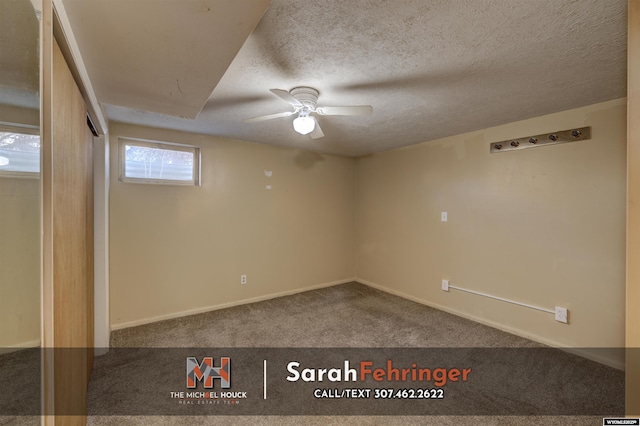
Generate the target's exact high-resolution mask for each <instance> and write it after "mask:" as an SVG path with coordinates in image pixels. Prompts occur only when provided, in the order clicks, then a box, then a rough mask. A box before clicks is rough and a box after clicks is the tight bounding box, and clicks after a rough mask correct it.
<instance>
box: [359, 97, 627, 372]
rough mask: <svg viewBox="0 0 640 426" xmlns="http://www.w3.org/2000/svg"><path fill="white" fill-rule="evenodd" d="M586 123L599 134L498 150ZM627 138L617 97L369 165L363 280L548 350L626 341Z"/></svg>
mask: <svg viewBox="0 0 640 426" xmlns="http://www.w3.org/2000/svg"><path fill="white" fill-rule="evenodd" d="M460 119H461V120H463V119H464V116H461V117H460ZM582 126H591V127H592V139H591V140H589V141H582V142H574V143H568V144H563V145H556V146H548V147H540V148H533V149H528V150H524V151H516V152H504V153H498V154H489V143H491V142H496V141H500V140H504V139H509V138H515V137H524V136H528V135H535V134H540V133H545V132H550V131H557V130H565V129H569V128H572V127H582ZM625 138H626V100H625V99H620V100H615V101H610V102H605V103H601V104H596V105H591V106H587V107H584V108H579V109H575V110H571V111H565V112H560V113H557V114H551V115H548V116H543V117H538V118H533V119H529V120H525V121H521V122H515V123H510V124H506V125H503V126H498V127H493V128H490V129H486V130H481V131H476V132H472V133H467V134H462V135H458V136H453V137H449V138H444V139H440V140H436V141H432V142H428V143H423V144H420V145H417V146H413V147H409V148H406V149H400V150H396V151H390V152H386V153H381V154H378V155H372V156H368V157H363V158H360V159H358V160H357V162H356V187H357V196H356V241H357V247H356V263H357V271H356V275H357V277H358V279H359V280H362V281H363V282H367V283H370V284H374V285H377V286H381V287H384V288H386V289H389V290H391V291H393V292H397V293H400V294H403V295H406V296H409V297H411V298H414V299H416V300H420V301H423V302H425V303H427V304H431V305H433V306H436V307H440V308H443V309H445V310H448V311H450V312H454V313H457V314H460V315H463V316H466V317H469V318H472V319H476V320H478V321H480V322H484V323H488V324H492V325H494V326H497V327H499V328H502V329H505V330H510V331H512V332H514V333H516V334H520V335H523V336H528V337H530V338H533V339H535V340H538V341H541V342H546V343H551V344H554V345H558V346H568V347H590V346H598V347H608V346H613V347H622V346H624V329H625V328H624V319H625V308H624V303H625V285H624V282H625V279H624V269H625V260H624V259H625V173H626V166H625V158H626V155H625V149H626V140H625ZM442 211H447V212H448V215H449V220H448V222H446V223H443V222H441V221H440V212H442ZM442 279H449V280H450V281H451V285H455V286H459V287H463V288H469V289H473V290H476V291H481V292H485V293H489V294H493V295H496V296H500V297H504V298H509V299H514V300H517V301H521V302H524V303H529V304H534V305H539V306H541V307H545V308H549V309H553V308H554V306H564V307H567V308H568V309H569V312H570V313H569V316H570V323H569V324H568V325H566V324H561V323H559V322H556V321H554V317H553V315H552V314H548V313H543V312H539V311H535V310H531V309H528V308H523V307H520V306H516V305H512V304H508V303H504V302H500V301H495V300H491V299H486V298H483V297H480V296H476V295H471V294H467V293H462V292H459V291H456V290H451V291H450V292H448V293H447V292H444V291H442V290H441V280H442ZM617 361H620V360H619V359H618V360H617Z"/></svg>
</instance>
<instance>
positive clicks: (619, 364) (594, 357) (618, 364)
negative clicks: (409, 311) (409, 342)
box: [355, 278, 625, 370]
mask: <svg viewBox="0 0 640 426" xmlns="http://www.w3.org/2000/svg"><path fill="white" fill-rule="evenodd" d="M355 281H356V282H359V283H360V284H364V285H367V286H369V287H372V288H375V289H377V290H380V291H384V292H385V293H389V294H393V295H394V296H398V297H402V298H403V299H408V300H411V301H413V302H416V303H420V304H422V305H426V306H429V307H431V308H434V309H438V310H440V311H444V312H447V313H450V314H453V315H456V316H459V317H462V318H466V319H468V320H471V321H474V322H477V323H480V324H484V325H487V326H489V327H493V328H497V329H498V330H501V331H505V332H507V333H510V334H515V335H516V336H520V337H524V338H525V339H529V340H533V341H534V342H538V343H542V344H543V345H547V346H551V347H554V348H557V349H561V350H564V351H566V352H569V353H572V354H574V355H578V356H581V357H583V358H587V359H590V360H591V361H595V362H598V363H600V364H604V365H607V366H609V367H613V368H616V369H618V370H624V368H625V366H624V361H620V360H617V359H612V358H608V357H603V356H600V355H598V354H594V353H592V352H589V351H587V350H584V349H576V348H572V347H570V346H568V345H565V344H563V343H560V342H556V341H554V340H550V339H547V338H545V337H542V336H538V335H536V334H531V333H527V332H526V331H523V330H520V329H518V328H513V327H509V326H507V325H504V324H500V323H497V322H495V321H491V320H488V319H485V318H482V317H478V316H476V315H471V314H468V313H466V312H462V311H459V310H457V309H453V308H449V307H447V306H442V305H439V304H437V303H433V302H429V301H427V300H424V299H420V298H418V297H415V296H412V295H410V294H406V293H403V292H401V291H398V290H394V289H391V288H389V287H385V286H382V285H380V284H376V283H373V282H371V281H367V280H363V279H361V278H355Z"/></svg>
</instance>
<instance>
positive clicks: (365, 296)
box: [0, 283, 602, 426]
mask: <svg viewBox="0 0 640 426" xmlns="http://www.w3.org/2000/svg"><path fill="white" fill-rule="evenodd" d="M212 327H214V328H215V333H213V332H212ZM111 344H112V347H114V348H177V347H209V346H210V347H265V348H266V347H269V348H274V347H282V348H291V347H354V348H363V347H369V348H370V347H375V348H377V347H412V348H416V347H427V348H436V347H437V348H465V347H466V348H468V347H482V348H539V347H543V345H540V344H538V343H536V342H533V341H530V340H527V339H524V338H521V337H518V336H514V335H512V334H509V333H505V332H502V331H500V330H496V329H494V328H491V327H487V326H484V325H482V324H478V323H475V322H473V321H469V320H466V319H464V318H461V317H457V316H455V315H451V314H448V313H446V312H442V311H439V310H436V309H433V308H430V307H427V306H424V305H421V304H418V303H415V302H412V301H409V300H405V299H402V298H400V297H396V296H393V295H390V294H387V293H384V292H381V291H378V290H376V289H372V288H370V287H368V286H365V285H362V284H359V283H349V284H344V285H339V286H334V287H329V288H324V289H319V290H313V291H308V292H304V293H300V294H296V295H292V296H286V297H281V298H277V299H272V300H267V301H263V302H258V303H252V304H248V305H243V306H238V307H233V308H228V309H223V310H218V311H212V312H208V313H203V314H199V315H194V316H189V317H184V318H178V319H173V320H167V321H162V322H157V323H153V324H148V325H143V326H139V327H133V328H128V329H124V330H119V331H115V332H113V333H112V336H111ZM107 360H108V355H105V356H104V357H97V358H96V360H95V366H94V372H93V375H92V380H91V382H90V385H89V395H88V400H89V412H91V411H92V409H96V408H97V407H99V405H100V404H105V403H107V402H108V401H105V399H104V395H105V394H106V392H105V390H107V389H109V387H110V386H113V383H109V379H108V377H109V375H110V374H109V373H110V372H109V371H108V369H109V368H111V367H109V363H108V361H107ZM94 412H96V411H94ZM25 420H26V419H25ZM87 422H88V424H89V425H118V426H124V425H175V424H203V425H204V424H206V425H209V424H238V425H273V424H277V425H294V424H295V425H298V424H310V425H316V424H317V425H325V426H326V425H339V424H362V425H378V424H385V425H386V424H393V425H396V424H397V425H400V424H402V425H418V424H426V425H547V424H556V425H601V424H602V417H599V416H598V417H596V416H581V417H576V416H554V417H548V416H535V417H533V416H531V417H527V416H509V417H490V416H426V417H425V416H423V417H419V416H395V417H391V416H208V417H202V416H185V417H176V416H89V417H88V419H87ZM0 423H2V419H1V418H0Z"/></svg>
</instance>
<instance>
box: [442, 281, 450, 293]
mask: <svg viewBox="0 0 640 426" xmlns="http://www.w3.org/2000/svg"><path fill="white" fill-rule="evenodd" d="M442 290H443V291H449V280H442Z"/></svg>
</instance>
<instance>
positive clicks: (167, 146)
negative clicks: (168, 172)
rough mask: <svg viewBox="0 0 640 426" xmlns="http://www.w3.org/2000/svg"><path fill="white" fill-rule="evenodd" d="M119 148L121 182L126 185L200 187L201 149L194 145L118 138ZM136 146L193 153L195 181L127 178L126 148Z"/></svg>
mask: <svg viewBox="0 0 640 426" xmlns="http://www.w3.org/2000/svg"><path fill="white" fill-rule="evenodd" d="M118 142H119V144H120V146H119V163H120V167H119V168H120V177H119V179H120V181H121V182H125V183H142V184H154V185H180V186H200V164H201V161H200V147H198V146H194V145H185V144H180V143H174V142H164V141H155V140H149V139H138V138H124V137H121V138H118ZM126 145H135V146H140V147H145V148H156V149H164V150H172V151H183V152H191V153H193V179H192V180H173V179H150V178H137V177H127V176H126V175H125V171H126V164H125V146H126Z"/></svg>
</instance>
